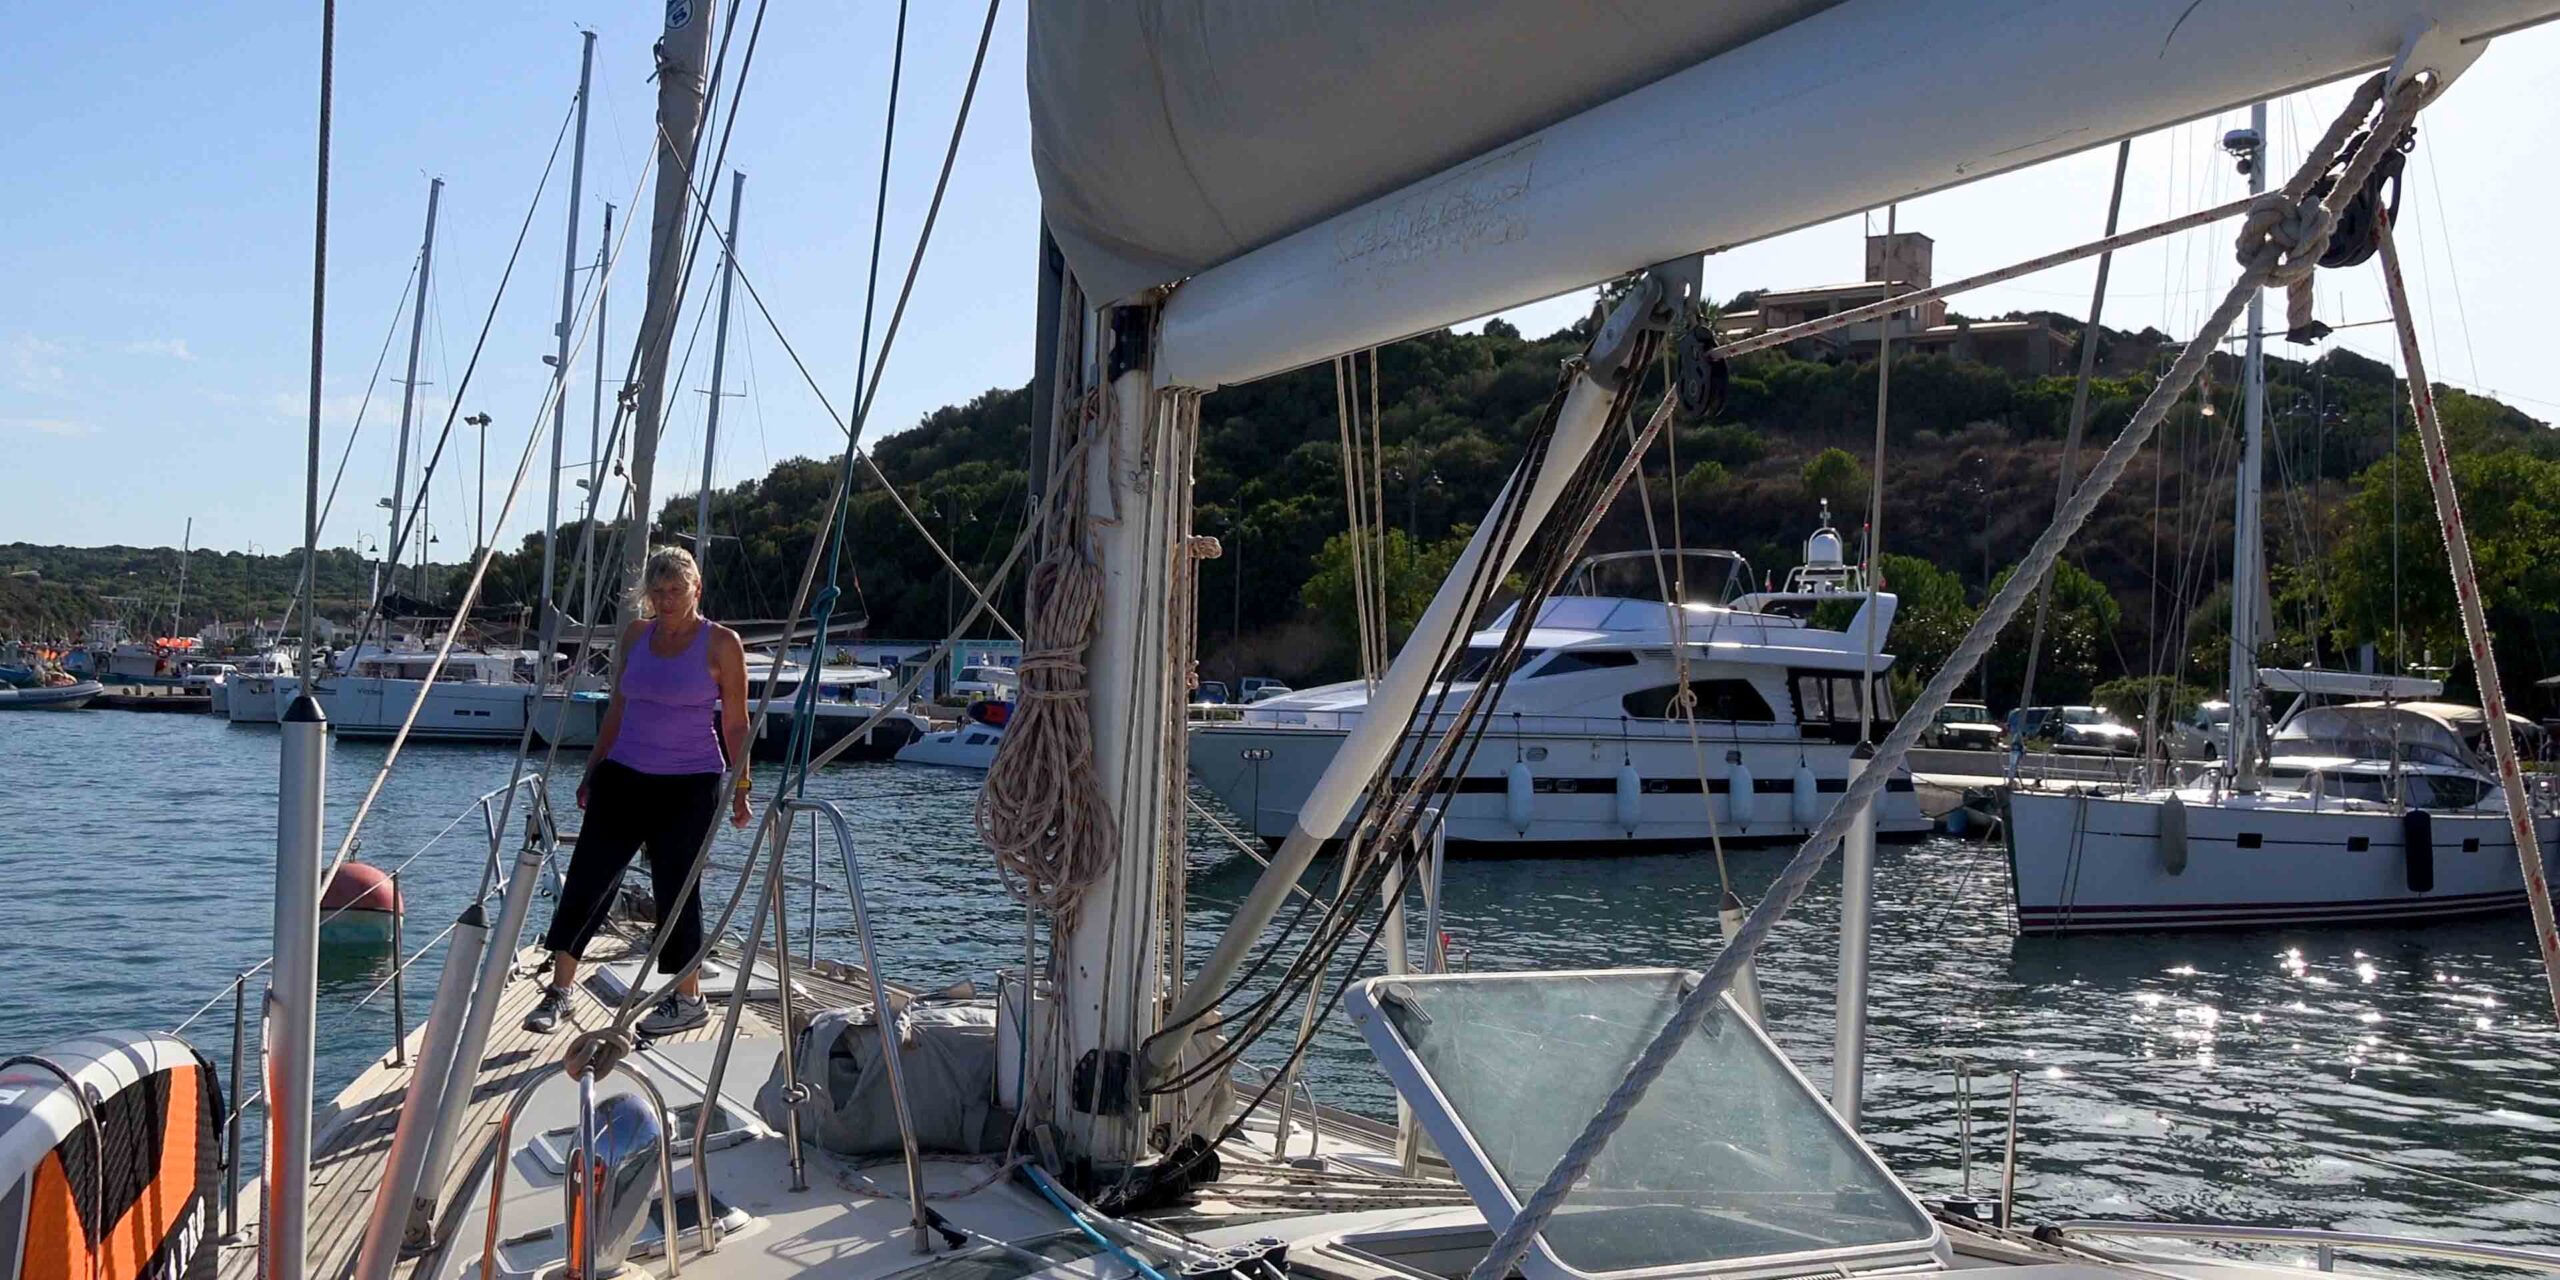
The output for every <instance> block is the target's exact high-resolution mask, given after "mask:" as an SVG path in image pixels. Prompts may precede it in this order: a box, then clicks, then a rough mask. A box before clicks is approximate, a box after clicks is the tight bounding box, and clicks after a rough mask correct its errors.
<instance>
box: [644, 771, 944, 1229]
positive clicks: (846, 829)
mask: <svg viewBox="0 0 2560 1280" xmlns="http://www.w3.org/2000/svg"><path fill="white" fill-rule="evenodd" d="M803 813H806V814H809V815H810V824H809V836H810V841H811V861H812V863H813V864H814V863H815V861H816V856H815V855H816V849H817V844H816V841H817V827H818V819H820V818H824V819H825V820H826V822H827V825H828V826H829V827H831V828H832V829H833V830H834V832H835V837H836V850H837V853H838V854H839V856H840V857H841V858H842V859H843V862H844V870H845V895H846V897H847V898H848V899H850V900H851V902H852V904H853V925H854V933H855V937H856V939H857V940H858V941H859V943H860V945H861V948H862V968H863V973H864V976H865V977H866V978H867V979H868V980H869V982H870V985H871V1003H872V1010H873V1013H874V1016H875V1019H876V1021H877V1022H878V1023H879V1027H880V1047H881V1054H882V1058H883V1065H884V1066H885V1067H886V1069H887V1071H888V1077H889V1100H890V1104H891V1106H892V1107H893V1108H894V1109H895V1111H896V1113H897V1117H898V1138H899V1143H900V1146H901V1147H902V1149H903V1151H904V1154H905V1156H906V1166H907V1199H908V1204H909V1206H910V1209H911V1212H912V1217H913V1223H914V1226H915V1231H916V1252H918V1253H928V1252H931V1249H932V1235H931V1231H932V1215H931V1214H930V1213H929V1212H928V1211H927V1210H926V1208H925V1200H924V1173H923V1168H924V1161H923V1158H922V1155H921V1153H920V1152H919V1150H918V1148H917V1143H916V1136H915V1119H914V1116H913V1115H912V1114H911V1113H910V1112H909V1110H908V1107H907V1083H906V1071H905V1067H904V1065H903V1064H902V1062H901V1061H900V1058H899V1055H898V1037H897V1010H896V1007H895V1006H894V1005H892V1004H891V1003H890V1001H889V990H888V985H887V984H886V983H885V982H883V981H882V980H881V977H880V956H879V952H878V949H877V948H876V947H875V946H874V945H873V944H872V939H871V917H870V913H869V911H868V910H867V909H866V907H865V904H864V901H863V894H862V870H861V865H860V862H859V860H858V859H857V858H856V856H855V854H854V847H853V828H852V824H851V823H849V822H848V821H846V819H845V816H844V811H843V810H842V809H839V808H837V807H836V805H835V803H834V802H833V801H828V800H807V799H789V800H784V801H783V802H781V803H779V804H776V805H773V806H771V807H769V808H768V809H766V810H765V816H764V819H763V821H762V823H761V825H760V826H759V827H758V828H757V831H756V842H757V843H758V844H763V843H764V842H765V841H766V839H767V838H768V837H770V839H771V844H770V845H769V846H767V852H766V853H764V854H763V855H762V861H763V862H764V863H765V884H764V902H763V904H762V905H761V906H759V907H758V908H757V909H756V912H755V914H754V915H753V916H752V917H750V919H749V921H748V924H747V938H746V944H745V946H744V947H743V948H742V950H741V954H740V956H739V958H738V977H737V981H736V983H735V985H734V986H733V988H732V989H731V991H730V996H729V1003H728V1009H727V1012H726V1013H725V1015H724V1017H723V1021H722V1024H721V1031H720V1036H719V1048H718V1050H717V1051H716V1052H715V1053H714V1054H713V1056H712V1059H711V1071H710V1074H709V1076H708V1077H707V1079H706V1081H705V1084H704V1086H703V1099H704V1101H703V1106H704V1108H705V1115H706V1116H708V1115H709V1114H710V1112H709V1109H710V1108H712V1107H713V1106H715V1105H717V1100H718V1098H719V1097H720V1091H721V1084H722V1081H723V1080H724V1079H725V1078H726V1076H727V1074H728V1068H729V1046H730V1045H731V1044H732V1043H733V1042H734V1041H735V1039H736V1036H737V1019H738V1015H739V1011H740V1010H742V1009H743V1008H745V1006H746V996H747V991H748V990H749V987H750V984H751V982H752V979H753V974H754V970H755V965H756V961H757V959H758V957H759V956H760V955H762V954H763V952H764V950H765V945H764V943H765V937H764V929H765V921H766V919H767V918H768V917H770V918H771V919H772V921H773V924H774V938H773V958H774V965H775V970H776V975H777V976H778V977H779V979H780V983H779V986H780V990H781V1003H782V1058H781V1063H780V1065H781V1067H782V1085H783V1087H782V1100H783V1103H784V1112H783V1133H784V1138H785V1141H786V1142H787V1143H788V1144H789V1150H790V1160H791V1189H792V1190H794V1191H806V1190H808V1188H809V1181H808V1175H807V1172H806V1165H805V1163H804V1158H803V1156H802V1153H801V1135H800V1103H801V1102H802V1101H804V1100H805V1099H806V1098H807V1097H808V1096H809V1090H808V1087H807V1086H806V1085H803V1084H802V1083H801V1082H800V1068H799V1045H798V1043H797V1041H796V1039H795V1035H796V1030H795V1028H794V1027H793V1025H792V1024H793V1023H794V1021H795V1019H794V1018H793V1017H792V1012H791V1004H792V993H791V964H792V959H791V929H790V917H789V913H788V911H787V910H786V908H785V903H786V902H787V900H788V897H789V895H788V894H787V892H786V890H788V889H789V888H790V887H792V886H793V885H795V884H799V883H802V881H801V880H800V878H799V877H796V876H793V875H791V874H790V873H789V872H788V871H786V870H785V869H784V868H785V865H786V862H787V860H788V858H789V855H790V847H791V837H792V835H793V833H794V831H795V829H796V828H797V827H798V826H799V822H798V818H799V815H801V814H803ZM757 860H758V859H756V858H753V857H751V858H750V859H749V860H748V866H747V868H746V869H745V870H746V871H747V872H752V869H753V866H754V863H755V862H756V861H757ZM811 869H812V871H813V872H814V870H815V866H814V865H813V866H812V868H811ZM814 882H815V876H814V875H813V876H812V877H811V878H810V881H809V882H808V883H811V884H812V885H814ZM811 902H812V904H813V905H812V908H811V909H812V910H813V911H814V910H815V906H814V903H815V893H814V888H813V890H812V897H811ZM809 931H810V934H811V935H812V936H813V937H814V936H815V934H816V931H817V925H816V921H815V920H812V921H810V922H809ZM811 954H812V955H814V954H815V952H814V949H813V950H812V952H811ZM710 1130H711V1125H710V1123H709V1121H708V1120H707V1119H706V1120H703V1121H698V1122H696V1123H695V1125H694V1135H693V1188H694V1195H695V1197H696V1199H697V1200H698V1201H699V1202H700V1203H699V1206H698V1207H699V1209H700V1212H701V1216H702V1221H703V1228H702V1231H703V1236H702V1238H703V1247H704V1249H705V1250H709V1249H713V1248H716V1247H717V1245H718V1240H719V1235H718V1226H717V1224H716V1219H715V1216H714V1214H713V1213H712V1206H711V1167H710V1155H711V1148H710V1143H709V1133H710Z"/></svg>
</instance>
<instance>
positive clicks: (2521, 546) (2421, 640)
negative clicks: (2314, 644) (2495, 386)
mask: <svg viewBox="0 0 2560 1280" xmlns="http://www.w3.org/2000/svg"><path fill="white" fill-rule="evenodd" d="M2487 403H2488V402H2485V401H2478V400H2472V401H2470V404H2471V405H2473V406H2478V405H2484V404H2487ZM2467 411H2468V412H2472V413H2477V412H2478V410H2477V409H2470V410H2467ZM2474 430H2475V431H2476V430H2479V429H2478V428H2474ZM2392 479H2393V468H2392V463H2391V461H2390V460H2389V459H2388V458H2385V459H2384V460H2383V461H2381V462H2378V463H2375V464H2374V465H2373V466H2371V467H2368V468H2366V470H2365V471H2364V473H2363V474H2361V475H2359V476H2357V477H2356V481H2355V493H2354V496H2353V497H2351V498H2350V499H2348V503H2347V508H2348V518H2347V521H2346V529H2345V531H2344V533H2343V534H2342V536H2341V537H2340V538H2339V539H2338V542H2337V546H2336V550H2335V551H2334V552H2333V553H2332V555H2331V558H2330V565H2329V580H2330V583H2331V590H2332V597H2333V603H2334V610H2335V612H2334V618H2335V622H2334V633H2335V635H2336V637H2337V639H2338V641H2339V643H2340V644H2341V645H2342V646H2353V645H2358V644H2363V643H2366V642H2368V641H2369V642H2372V643H2374V644H2376V645H2377V646H2379V647H2380V649H2381V651H2382V652H2383V653H2384V654H2385V655H2386V656H2387V657H2388V659H2390V660H2392V661H2393V662H2395V663H2397V664H2399V665H2403V666H2405V665H2408V664H2413V663H2416V662H2419V661H2420V660H2421V659H2422V657H2423V656H2424V655H2425V654H2427V653H2430V652H2432V653H2433V654H2434V655H2435V657H2436V659H2437V660H2438V661H2450V660H2451V659H2452V658H2453V656H2454V655H2456V654H2459V653H2461V652H2463V651H2464V644H2463V634H2462V615H2461V613H2460V611H2459V606H2458V605H2457V603H2456V602H2455V599H2454V594H2453V575H2452V569H2451V567H2450V566H2449V565H2448V563H2447V562H2446V559H2445V550H2444V535H2443V533H2442V532H2441V528H2440V526H2439V525H2438V524H2437V523H2436V510H2435V497H2434V494H2433V493H2432V491H2431V490H2430V488H2429V486H2428V484H2427V478H2426V468H2425V465H2424V463H2423V462H2422V461H2421V459H2420V458H2419V456H2418V453H2417V450H2416V449H2415V448H2414V447H2410V448H2408V450H2407V454H2406V456H2404V457H2403V458H2401V460H2400V463H2399V467H2398V479H2399V483H2398V486H2397V489H2398V493H2399V509H2398V511H2397V513H2396V518H2395V513H2394V511H2393V508H2392V494H2393V489H2394V486H2393V483H2392ZM2453 483H2454V489H2455V491H2456V492H2457V493H2458V494H2459V495H2460V496H2461V499H2462V516H2463V524H2464V526H2465V527H2466V529H2467V530H2468V531H2469V534H2470V538H2471V560H2472V564H2473V567H2474V568H2475V569H2476V570H2477V571H2478V573H2479V576H2480V598H2481V603H2482V604H2483V605H2484V606H2485V608H2486V609H2487V612H2488V615H2489V628H2490V631H2491V633H2492V634H2494V635H2495V636H2496V637H2497V639H2498V641H2499V660H2500V662H2501V663H2502V664H2503V665H2504V666H2505V667H2506V668H2507V669H2506V670H2505V671H2504V672H2503V673H2502V674H2504V675H2505V676H2506V677H2507V679H2508V682H2509V684H2510V687H2511V688H2513V687H2519V686H2517V684H2516V682H2518V681H2521V680H2524V679H2528V678H2530V677H2531V676H2533V675H2534V674H2536V673H2539V672H2541V671H2545V670H2549V669H2550V666H2551V659H2552V658H2553V657H2554V656H2555V653H2554V649H2555V647H2560V635H2555V623H2554V620H2553V617H2552V603H2553V602H2554V601H2560V462H2555V461H2552V460H2550V459H2546V458H2541V457H2536V456H2534V455H2533V454H2532V453H2529V452H2527V451H2525V450H2523V449H2505V450H2500V451H2497V452H2493V453H2475V454H2459V453H2457V454H2456V455H2455V457H2454V459H2453ZM2395 637H2405V649H2403V650H2402V651H2398V652H2395V651H2394V647H2393V646H2394V640H2395Z"/></svg>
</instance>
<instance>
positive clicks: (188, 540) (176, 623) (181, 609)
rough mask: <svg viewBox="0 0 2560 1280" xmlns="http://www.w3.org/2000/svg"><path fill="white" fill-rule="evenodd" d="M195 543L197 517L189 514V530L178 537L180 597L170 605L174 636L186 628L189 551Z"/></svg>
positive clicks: (170, 623) (170, 632) (170, 629)
mask: <svg viewBox="0 0 2560 1280" xmlns="http://www.w3.org/2000/svg"><path fill="white" fill-rule="evenodd" d="M195 545H196V518H195V517H194V516H188V517H187V531H186V533H185V534H183V535H182V536H180V537H179V539H178V598H177V601H176V602H175V603H173V604H171V605H170V606H169V634H170V636H171V637H173V638H174V637H176V636H178V635H181V634H183V633H184V632H185V630H186V625H187V624H186V622H185V621H184V616H185V614H186V612H187V553H188V552H190V551H193V550H195Z"/></svg>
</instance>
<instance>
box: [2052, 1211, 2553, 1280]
mask: <svg viewBox="0 0 2560 1280" xmlns="http://www.w3.org/2000/svg"><path fill="white" fill-rule="evenodd" d="M2073 1233H2079V1234H2083V1235H2099V1236H2156V1237H2160V1238H2164V1239H2183V1240H2237V1241H2243V1242H2247V1243H2253V1244H2307V1245H2310V1246H2312V1248H2313V1252H2314V1256H2315V1258H2316V1259H2317V1261H2318V1264H2319V1268H2320V1269H2321V1270H2322V1271H2334V1270H2336V1269H2337V1251H2338V1250H2339V1249H2342V1248H2355V1249H2375V1250H2380V1251H2383V1252H2388V1253H2406V1254H2415V1255H2418V1256H2421V1257H2434V1258H2454V1259H2460V1260H2463V1261H2469V1262H2492V1263H2500V1264H2504V1265H2508V1266H2518V1267H2529V1268H2532V1269H2534V1270H2538V1271H2550V1272H2560V1254H2554V1253H2545V1252H2543V1251H2541V1250H2538V1249H2517V1248H2511V1247H2509V1246H2506V1245H2495V1244H2469V1243H2465V1242H2462V1241H2458V1240H2430V1239H2427V1238H2426V1237H2424V1236H2401V1235H2385V1234H2380V1233H2376V1232H2370V1231H2328V1230H2321V1229H2316V1228H2308V1227H2248V1226H2238V1225H2232V1224H2226V1223H2187V1222H2135V1221H2128V1220H2123V1219H2115V1218H2074V1219H2070V1220H2068V1221H2064V1222H2057V1223H2054V1224H2052V1225H2050V1226H2047V1227H2043V1228H2040V1229H2038V1230H2037V1232H2036V1235H2037V1237H2038V1238H2040V1239H2046V1240H2051V1241H2054V1242H2057V1243H2059V1242H2063V1241H2065V1240H2067V1239H2068V1238H2069V1237H2070V1236H2071V1235H2072V1234H2073Z"/></svg>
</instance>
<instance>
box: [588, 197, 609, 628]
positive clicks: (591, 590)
mask: <svg viewBox="0 0 2560 1280" xmlns="http://www.w3.org/2000/svg"><path fill="white" fill-rule="evenodd" d="M612 252H613V202H612V201H610V200H607V201H605V204H604V237H603V238H602V239H600V240H598V241H597V242H596V343H595V347H596V381H595V388H594V391H593V392H592V393H591V394H590V395H589V396H588V398H587V492H588V493H590V494H593V493H596V492H597V491H599V490H601V489H602V488H603V487H604V457H603V454H604V382H605V378H606V376H607V375H606V371H605V367H604V359H605V348H606V347H607V346H608V345H610V344H609V343H607V342H606V341H605V334H606V330H605V327H604V304H605V295H606V293H607V289H606V285H607V284H608V283H610V282H609V281H608V280H607V279H606V273H605V261H606V259H607V257H608V256H610V255H611V254H612ZM594 576H595V575H594V574H592V573H590V574H589V575H588V577H589V579H590V581H589V583H588V588H587V595H588V598H589V601H590V603H589V604H588V606H587V612H588V613H594V612H595V605H594V604H593V599H594V596H595V586H594V583H593V581H592V579H593V578H594Z"/></svg>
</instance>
